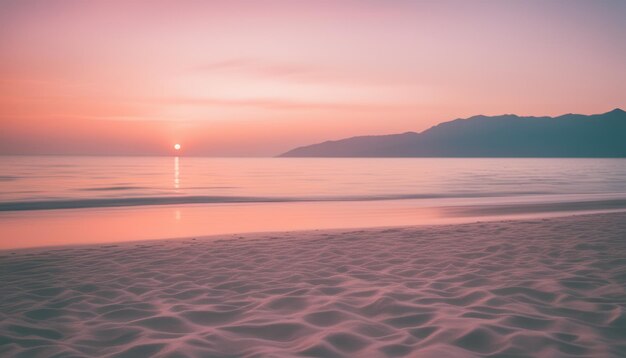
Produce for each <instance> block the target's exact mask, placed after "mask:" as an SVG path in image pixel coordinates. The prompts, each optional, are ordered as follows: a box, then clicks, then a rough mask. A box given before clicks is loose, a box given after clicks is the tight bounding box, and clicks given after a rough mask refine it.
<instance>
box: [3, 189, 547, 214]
mask: <svg viewBox="0 0 626 358" xmlns="http://www.w3.org/2000/svg"><path fill="white" fill-rule="evenodd" d="M538 194H542V193H538V192H514V193H513V192H500V193H489V194H485V193H453V194H449V193H446V194H444V193H441V194H437V193H435V194H390V195H355V196H312V197H280V196H277V197H271V196H264V197H261V196H207V195H197V196H151V197H117V198H81V199H59V200H33V201H15V202H4V203H0V211H24V210H54V209H84V208H99V207H118V206H148V205H181V204H215V203H281V202H283V203H287V202H339V201H380V200H408V199H443V198H481V197H504V196H517V195H538ZM543 194H545V193H543Z"/></svg>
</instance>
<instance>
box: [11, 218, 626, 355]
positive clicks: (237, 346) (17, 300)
mask: <svg viewBox="0 0 626 358" xmlns="http://www.w3.org/2000/svg"><path fill="white" fill-rule="evenodd" d="M0 275H1V279H2V288H1V291H2V294H1V295H0V314H1V316H0V356H3V357H9V356H16V357H20V356H21V357H50V356H58V357H74V356H98V357H103V356H106V357H145V356H161V357H212V356H250V357H257V356H294V355H301V356H312V357H353V356H359V357H386V356H413V357H475V356H484V357H624V356H626V288H625V287H626V214H623V213H622V214H605V215H589V216H578V217H569V218H560V219H550V220H534V221H516V222H498V223H475V224H467V225H457V226H438V227H416V228H393V229H376V230H356V231H355V230H352V231H345V230H344V231H314V232H307V233H291V234H290V233H287V234H280V235H267V234H256V235H246V237H230V238H223V239H197V240H195V239H193V240H192V239H187V240H169V241H160V242H149V243H139V244H137V243H128V244H123V245H105V246H91V247H70V248H62V249H47V250H44V249H38V250H24V251H18V252H15V253H11V252H7V251H5V252H2V253H0Z"/></svg>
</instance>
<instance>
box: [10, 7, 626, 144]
mask: <svg viewBox="0 0 626 358" xmlns="http://www.w3.org/2000/svg"><path fill="white" fill-rule="evenodd" d="M625 18H626V2H624V1H619V0H616V1H566V0H563V1H456V2H450V1H428V2H421V1H408V0H398V1H384V0H360V1H357V0H354V1H338V0H335V1H296V0H293V1H232V0H230V1H78V0H76V1H54V0H40V1H30V0H13V1H11V0H9V1H0V153H4V154H11V153H14V154H15V153H18V154H35V153H36V154H169V153H170V152H171V146H172V145H173V144H174V143H181V144H182V145H183V149H184V152H185V153H186V154H189V155H214V156H222V155H223V156H229V155H252V156H262V155H276V154H278V153H281V152H283V151H286V150H288V149H291V148H292V147H294V146H299V145H304V144H310V143H314V142H319V141H323V140H328V139H338V138H342V137H348V136H354V135H365V134H387V133H396V132H405V131H409V130H413V131H421V130H424V129H426V128H428V127H430V126H432V125H434V124H437V123H439V122H442V121H447V120H450V119H454V118H459V117H468V116H472V115H475V114H487V115H496V114H503V113H516V114H520V115H559V114H564V113H569V112H574V113H585V114H592V113H602V112H606V111H609V110H611V109H613V108H615V107H622V108H623V107H624V106H625V105H626V69H625V68H624V64H625V63H626V21H624V19H625Z"/></svg>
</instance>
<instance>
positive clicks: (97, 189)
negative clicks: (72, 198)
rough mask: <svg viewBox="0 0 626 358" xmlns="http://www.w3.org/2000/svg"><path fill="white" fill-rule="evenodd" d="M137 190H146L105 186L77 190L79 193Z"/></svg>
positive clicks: (133, 187) (139, 187)
mask: <svg viewBox="0 0 626 358" xmlns="http://www.w3.org/2000/svg"><path fill="white" fill-rule="evenodd" d="M138 189H146V188H145V187H142V186H106V187H97V188H80V189H77V190H80V191H117V190H138Z"/></svg>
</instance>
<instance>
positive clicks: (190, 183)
mask: <svg viewBox="0 0 626 358" xmlns="http://www.w3.org/2000/svg"><path fill="white" fill-rule="evenodd" d="M0 168H2V170H1V172H0V248H19V247H34V246H56V245H67V244H88V243H105V242H117V241H129V240H147V239H161V238H175V237H190V236H204V235H213V234H239V233H245V232H259V231H288V230H312V229H328V228H357V227H374V226H397V225H428V224H441V223H458V222H471V221H481V220H494V219H510V218H521V217H537V216H555V215H563V214H570V213H591V212H604V211H620V210H626V159H560V158H554V159H543V158H542V159H534V158H515V159H511V158H201V157H75V156H41V157H30V156H4V157H0Z"/></svg>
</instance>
